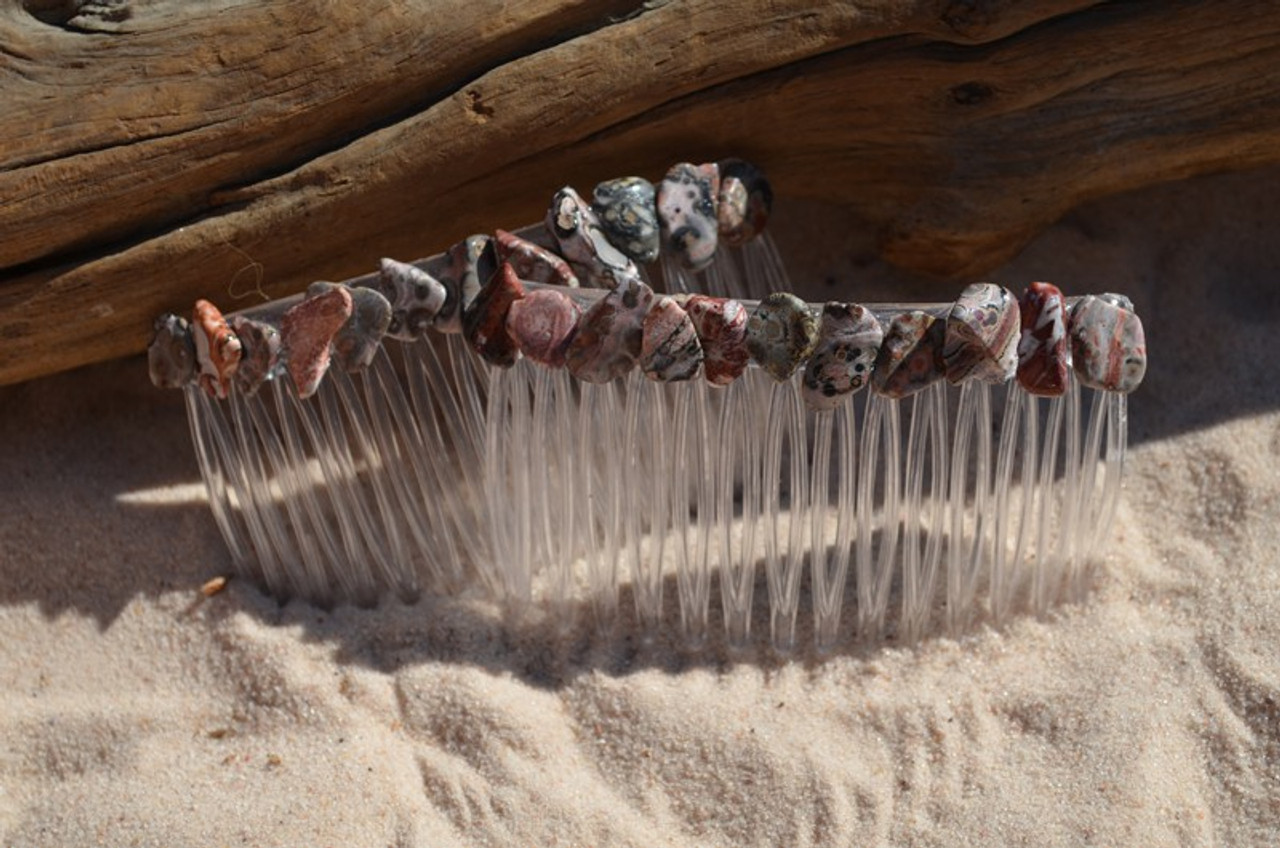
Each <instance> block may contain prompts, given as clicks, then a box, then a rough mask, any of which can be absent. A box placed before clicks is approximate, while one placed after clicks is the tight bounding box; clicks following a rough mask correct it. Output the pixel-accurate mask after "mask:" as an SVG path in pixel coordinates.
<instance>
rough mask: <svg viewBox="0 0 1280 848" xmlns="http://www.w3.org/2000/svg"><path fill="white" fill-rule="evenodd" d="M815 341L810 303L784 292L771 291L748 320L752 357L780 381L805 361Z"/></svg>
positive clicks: (748, 345)
mask: <svg viewBox="0 0 1280 848" xmlns="http://www.w3.org/2000/svg"><path fill="white" fill-rule="evenodd" d="M817 343H818V319H817V317H816V316H815V315H814V314H813V310H811V309H810V308H809V305H808V304H807V303H805V302H804V301H803V300H801V299H800V298H798V297H796V296H795V295H793V294H788V293H787V292H774V293H773V294H770V295H769V296H768V297H766V298H765V299H764V300H762V301H760V303H759V304H758V305H757V306H756V308H755V310H754V311H753V312H752V313H751V318H750V319H749V320H748V321H747V349H748V350H749V351H751V358H752V359H754V360H755V361H756V363H757V364H758V365H759V366H760V367H761V368H763V369H764V370H765V372H766V373H767V374H768V375H769V376H771V377H773V379H775V380H777V381H779V382H781V381H783V380H786V379H787V378H789V377H790V376H791V375H792V374H793V373H794V372H795V370H796V369H797V368H799V367H800V366H801V365H803V364H804V362H805V360H807V359H808V358H809V357H810V356H811V355H812V354H813V349H814V346H815V345H816V344H817Z"/></svg>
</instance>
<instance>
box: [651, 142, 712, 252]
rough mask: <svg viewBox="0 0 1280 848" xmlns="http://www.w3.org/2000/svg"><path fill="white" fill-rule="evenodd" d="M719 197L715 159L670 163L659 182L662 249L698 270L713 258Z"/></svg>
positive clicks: (658, 202)
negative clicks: (699, 161) (694, 162)
mask: <svg viewBox="0 0 1280 848" xmlns="http://www.w3.org/2000/svg"><path fill="white" fill-rule="evenodd" d="M719 196H720V168H719V166H717V165H716V163H714V162H710V163H707V164H703V165H691V164H689V163H687V162H682V163H680V164H679V165H673V166H672V167H671V170H669V171H667V174H666V176H665V177H663V178H662V182H661V183H660V184H659V185H658V200H657V205H658V221H659V223H660V224H661V226H662V249H663V250H664V251H667V252H668V253H670V254H671V255H672V256H675V257H676V258H677V259H679V260H680V263H681V264H682V265H684V267H686V268H688V269H689V270H691V271H701V270H702V269H703V268H705V267H707V266H708V265H710V264H711V260H712V259H714V258H715V253H716V244H717V242H718V239H719V232H720V224H719V221H718V219H717V216H716V203H717V198H718V197H719Z"/></svg>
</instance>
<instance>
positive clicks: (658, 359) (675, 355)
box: [640, 296, 702, 383]
mask: <svg viewBox="0 0 1280 848" xmlns="http://www.w3.org/2000/svg"><path fill="white" fill-rule="evenodd" d="M701 364H702V345H701V344H699V342H698V333H697V330H695V329H694V326H693V321H692V320H690V318H689V315H688V313H686V312H685V311H684V309H683V308H682V307H681V306H680V304H679V303H677V302H676V301H675V300H674V299H673V298H670V297H666V296H663V297H660V298H658V300H657V302H655V303H654V304H653V308H651V309H650V310H649V313H648V314H647V315H645V316H644V336H643V339H642V340H641V343H640V370H642V371H643V372H644V375H645V376H646V377H648V378H649V379H650V380H657V381H659V382H662V383H676V382H681V381H684V380H689V379H692V378H693V377H694V376H695V375H696V374H697V373H698V366H699V365H701Z"/></svg>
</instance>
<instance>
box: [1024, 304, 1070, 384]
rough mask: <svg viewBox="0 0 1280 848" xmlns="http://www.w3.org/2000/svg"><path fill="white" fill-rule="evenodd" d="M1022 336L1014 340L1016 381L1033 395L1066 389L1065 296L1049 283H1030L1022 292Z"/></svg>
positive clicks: (1068, 361) (1067, 362) (1068, 362)
mask: <svg viewBox="0 0 1280 848" xmlns="http://www.w3.org/2000/svg"><path fill="white" fill-rule="evenodd" d="M1018 305H1019V311H1020V312H1021V314H1022V337H1021V338H1020V339H1019V340H1018V385H1020V386H1022V388H1023V389H1025V390H1026V391H1028V392H1030V393H1031V394H1033V395H1040V396H1042V397H1055V396H1057V395H1061V394H1062V393H1063V392H1065V391H1066V390H1067V372H1068V369H1069V367H1070V359H1069V357H1068V356H1067V312H1066V299H1065V298H1063V296H1062V292H1061V291H1059V290H1058V287H1057V286H1055V285H1053V284H1052V283H1032V284H1031V285H1029V286H1027V289H1026V291H1024V292H1023V293H1022V300H1021V301H1020V303H1019V304H1018Z"/></svg>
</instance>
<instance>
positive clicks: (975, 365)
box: [942, 283, 1022, 383]
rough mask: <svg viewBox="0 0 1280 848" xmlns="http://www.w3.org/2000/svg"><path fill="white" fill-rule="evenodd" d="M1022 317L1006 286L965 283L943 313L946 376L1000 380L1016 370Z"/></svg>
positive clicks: (954, 381)
mask: <svg viewBox="0 0 1280 848" xmlns="http://www.w3.org/2000/svg"><path fill="white" fill-rule="evenodd" d="M1021 326H1022V317H1021V313H1020V311H1019V309H1018V301H1017V299H1016V298H1014V296H1013V294H1012V293H1011V292H1009V290H1008V289H1004V288H1001V287H1000V286H997V285H995V284H993V283H974V284H973V285H970V286H966V287H965V290H964V291H962V292H961V293H960V297H959V298H958V299H957V300H956V302H955V304H954V305H953V306H952V307H951V312H950V313H949V314H948V315H947V331H946V345H945V347H944V348H943V351H942V358H943V360H944V361H945V362H946V365H947V379H948V380H949V381H950V382H952V383H960V382H963V381H964V380H967V379H970V378H972V379H975V380H982V381H983V382H986V383H1004V382H1007V381H1009V380H1011V379H1013V375H1014V374H1015V373H1016V372H1017V369H1018V336H1019V329H1020V328H1021Z"/></svg>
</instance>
